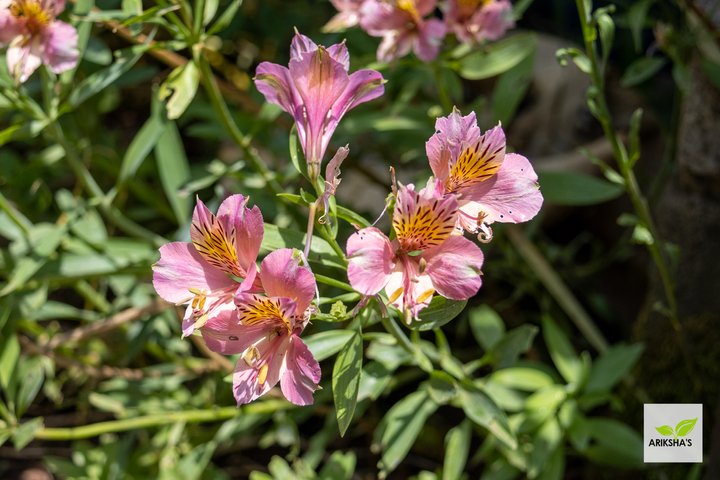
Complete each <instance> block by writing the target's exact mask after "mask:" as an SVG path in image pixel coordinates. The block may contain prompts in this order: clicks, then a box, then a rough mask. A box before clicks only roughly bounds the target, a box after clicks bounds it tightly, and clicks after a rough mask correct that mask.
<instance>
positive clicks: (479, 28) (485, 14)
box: [466, 0, 515, 42]
mask: <svg viewBox="0 0 720 480" xmlns="http://www.w3.org/2000/svg"><path fill="white" fill-rule="evenodd" d="M514 26H515V21H514V20H513V16H512V4H511V3H510V2H509V1H508V0H495V1H493V2H490V3H487V4H485V5H484V6H483V7H482V8H481V9H480V10H478V11H477V12H475V14H474V15H473V16H472V17H471V18H470V20H469V21H468V22H467V25H466V28H467V29H468V30H469V31H470V32H472V34H473V36H474V37H475V40H476V41H478V42H481V41H483V40H497V39H499V38H500V37H502V36H503V35H505V32H507V30H508V29H510V28H512V27H514Z"/></svg>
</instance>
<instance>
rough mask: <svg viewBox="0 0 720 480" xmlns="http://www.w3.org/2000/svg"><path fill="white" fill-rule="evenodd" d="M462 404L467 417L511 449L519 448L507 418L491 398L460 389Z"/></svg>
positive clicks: (476, 391) (474, 390)
mask: <svg viewBox="0 0 720 480" xmlns="http://www.w3.org/2000/svg"><path fill="white" fill-rule="evenodd" d="M459 399H460V403H461V404H462V409H463V411H464V412H465V415H467V417H468V418H469V419H470V420H472V421H473V422H475V423H476V424H478V425H480V426H481V427H483V428H485V429H487V430H488V431H489V432H490V433H491V434H492V435H493V436H494V437H495V438H496V439H497V440H498V441H500V442H501V443H503V444H505V445H506V446H507V447H508V448H510V449H513V450H514V449H515V448H517V440H516V439H515V433H514V432H513V430H512V428H511V427H510V424H509V423H508V419H507V416H506V415H505V412H503V411H502V410H501V409H500V408H499V407H498V406H497V405H495V402H493V401H492V400H491V399H490V397H488V396H487V395H486V394H484V393H483V392H481V391H479V390H477V389H473V390H468V389H466V388H464V387H461V388H460V396H459Z"/></svg>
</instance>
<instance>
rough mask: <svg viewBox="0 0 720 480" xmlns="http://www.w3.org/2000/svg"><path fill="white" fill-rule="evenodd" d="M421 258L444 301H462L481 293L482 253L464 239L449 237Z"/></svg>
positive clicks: (478, 248)
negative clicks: (425, 263)
mask: <svg viewBox="0 0 720 480" xmlns="http://www.w3.org/2000/svg"><path fill="white" fill-rule="evenodd" d="M423 258H425V259H426V261H427V269H426V271H427V274H428V275H429V276H430V278H431V279H432V284H433V286H434V287H435V289H436V290H437V291H438V293H439V294H440V295H442V296H443V297H446V298H450V299H452V300H465V299H468V298H470V297H472V296H473V295H475V294H476V293H477V291H478V290H479V289H480V285H482V278H481V276H480V275H481V268H482V264H483V253H482V250H480V247H478V246H477V245H475V244H474V243H473V242H471V241H470V240H468V239H467V238H464V237H460V236H452V237H450V238H448V239H447V240H446V241H445V242H444V243H443V244H442V245H439V246H437V247H435V248H433V249H432V250H428V251H427V252H425V253H424V254H423Z"/></svg>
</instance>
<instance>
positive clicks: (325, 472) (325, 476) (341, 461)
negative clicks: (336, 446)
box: [317, 452, 357, 480]
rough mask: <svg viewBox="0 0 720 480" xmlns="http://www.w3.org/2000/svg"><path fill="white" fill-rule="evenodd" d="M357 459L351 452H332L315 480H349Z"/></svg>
mask: <svg viewBox="0 0 720 480" xmlns="http://www.w3.org/2000/svg"><path fill="white" fill-rule="evenodd" d="M356 461H357V459H356V457H355V454H354V453H353V452H345V453H344V452H333V453H332V455H330V458H328V460H327V462H325V465H324V466H323V468H322V470H320V471H319V472H318V476H317V480H350V479H351V478H352V477H353V473H354V472H355V463H356Z"/></svg>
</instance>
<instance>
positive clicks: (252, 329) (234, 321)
mask: <svg viewBox="0 0 720 480" xmlns="http://www.w3.org/2000/svg"><path fill="white" fill-rule="evenodd" d="M233 307H234V305H233ZM271 330H272V328H269V327H268V326H267V325H240V321H239V319H238V315H237V310H236V309H235V308H233V309H232V310H226V311H223V312H222V313H221V314H220V315H216V316H215V317H213V318H211V319H209V320H208V321H207V323H206V324H205V325H204V326H203V328H202V329H201V330H200V331H201V332H202V336H203V339H205V344H206V345H207V346H208V348H209V349H210V350H212V351H213V352H218V353H222V354H223V355H235V354H238V353H242V352H244V351H245V350H246V349H247V348H248V347H250V345H253V344H254V343H257V342H258V341H259V340H260V339H262V337H264V336H266V335H268V334H269V333H270V331H271Z"/></svg>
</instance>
